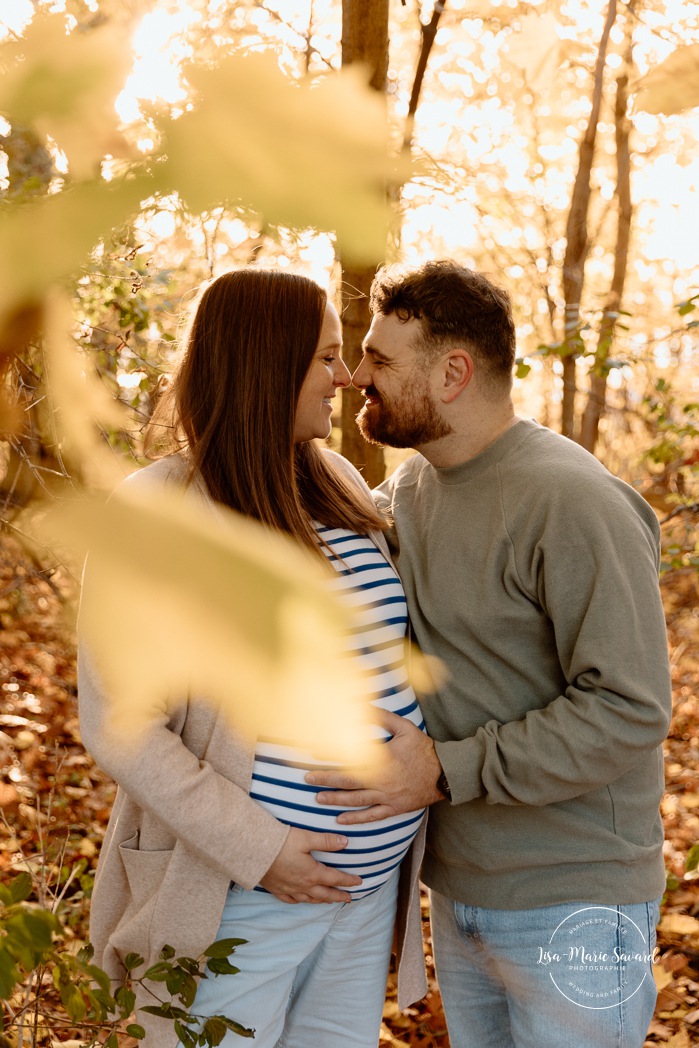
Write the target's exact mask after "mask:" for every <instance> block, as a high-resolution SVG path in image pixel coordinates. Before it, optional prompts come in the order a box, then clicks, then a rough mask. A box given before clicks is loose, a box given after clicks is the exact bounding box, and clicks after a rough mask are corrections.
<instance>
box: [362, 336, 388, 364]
mask: <svg viewBox="0 0 699 1048" xmlns="http://www.w3.org/2000/svg"><path fill="white" fill-rule="evenodd" d="M362 349H363V350H364V352H365V353H366V354H367V356H369V357H373V358H374V360H385V361H386V362H388V361H389V360H390V359H391V358H390V357H387V356H386V355H385V353H382V352H381V350H380V349H376V348H375V347H374V346H372V345H371V343H370V342H366V341H364V342H363V343H362Z"/></svg>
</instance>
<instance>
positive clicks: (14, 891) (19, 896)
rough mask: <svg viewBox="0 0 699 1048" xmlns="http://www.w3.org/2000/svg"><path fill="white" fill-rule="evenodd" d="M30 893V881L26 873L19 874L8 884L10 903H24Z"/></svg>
mask: <svg viewBox="0 0 699 1048" xmlns="http://www.w3.org/2000/svg"><path fill="white" fill-rule="evenodd" d="M31 893H32V879H31V876H30V875H29V874H28V873H20V874H19V876H18V877H15V879H14V880H13V881H12V883H11V884H10V901H11V902H13V903H17V902H24V901H25V899H28V898H29V896H30V895H31Z"/></svg>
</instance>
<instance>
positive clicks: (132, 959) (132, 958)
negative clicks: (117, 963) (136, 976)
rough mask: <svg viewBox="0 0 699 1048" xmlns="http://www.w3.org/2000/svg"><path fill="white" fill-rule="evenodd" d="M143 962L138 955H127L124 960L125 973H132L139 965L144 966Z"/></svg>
mask: <svg viewBox="0 0 699 1048" xmlns="http://www.w3.org/2000/svg"><path fill="white" fill-rule="evenodd" d="M145 963H146V962H145V960H144V959H143V957H141V955H140V954H139V953H127V955H126V957H125V958H124V967H125V968H126V970H127V972H132V971H133V970H134V968H138V967H139V966H140V965H142V964H145Z"/></svg>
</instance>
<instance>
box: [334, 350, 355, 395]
mask: <svg viewBox="0 0 699 1048" xmlns="http://www.w3.org/2000/svg"><path fill="white" fill-rule="evenodd" d="M351 381H352V378H351V376H350V372H349V368H348V367H347V365H346V364H345V362H344V360H341V359H340V358H338V360H337V364H336V365H335V374H334V375H333V382H334V383H335V385H336V386H341V387H342V388H343V389H345V388H346V387H347V386H349V384H350V382H351Z"/></svg>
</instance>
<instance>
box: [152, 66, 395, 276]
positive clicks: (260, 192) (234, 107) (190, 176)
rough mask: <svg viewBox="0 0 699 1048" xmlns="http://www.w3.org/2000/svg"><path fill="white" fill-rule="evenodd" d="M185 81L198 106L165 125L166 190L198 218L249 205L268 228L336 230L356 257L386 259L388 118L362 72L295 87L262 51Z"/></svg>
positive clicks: (197, 70)
mask: <svg viewBox="0 0 699 1048" xmlns="http://www.w3.org/2000/svg"><path fill="white" fill-rule="evenodd" d="M187 76H188V80H189V82H190V84H191V85H192V87H193V88H194V89H195V92H196V94H197V96H198V100H197V101H196V103H195V105H194V107H193V108H192V109H191V110H190V111H188V112H186V113H185V114H183V115H182V116H181V117H180V118H179V119H177V120H173V121H171V122H169V123H166V124H163V125H162V127H161V130H162V132H163V135H164V149H165V152H166V154H167V163H166V164H164V165H159V166H158V168H157V169H156V172H155V173H156V177H157V178H158V179H159V185H160V186H161V188H162V189H164V190H165V191H166V192H169V191H171V190H172V189H176V190H177V192H178V193H179V194H180V196H181V197H182V198H183V199H184V200H185V202H186V204H187V205H188V207H189V208H190V209H191V210H192V211H194V212H195V213H196V212H200V211H203V210H206V209H210V208H212V207H214V206H216V205H220V204H224V203H227V202H228V203H233V202H237V201H239V200H242V201H243V202H244V203H245V204H249V205H252V206H253V207H255V208H257V209H259V210H260V211H262V212H263V213H264V215H265V217H266V218H267V219H269V220H270V221H271V222H277V223H282V224H285V225H291V226H316V227H318V228H320V229H327V230H336V231H337V234H338V238H339V240H340V242H341V244H342V248H343V251H345V253H346V254H347V255H351V256H352V257H354V258H355V259H357V260H367V261H376V259H380V258H383V257H384V254H385V249H386V224H387V204H386V182H387V180H388V178H389V177H390V176H391V161H390V159H389V154H388V135H387V124H386V113H385V108H384V104H383V101H382V99H381V97H380V96H379V95H378V94H377V92H375V91H372V90H371V89H370V88H369V87H368V86H367V84H366V74H365V72H364V71H363V70H361V69H358V68H355V67H352V68H350V69H346V70H343V71H342V72H338V73H330V74H328V75H326V76H323V77H321V78H315V79H313V78H306V79H304V80H301V81H293V80H290V79H289V78H288V77H287V76H285V75H284V74H283V73H282V72H281V70H280V69H279V66H278V64H277V59H276V57H275V56H274V55H273V54H257V55H250V56H248V57H241V56H240V55H233V56H230V57H228V58H226V59H224V60H223V61H222V62H221V64H220V65H219V66H217V67H216V68H201V67H197V66H190V67H189V68H188V71H187Z"/></svg>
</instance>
